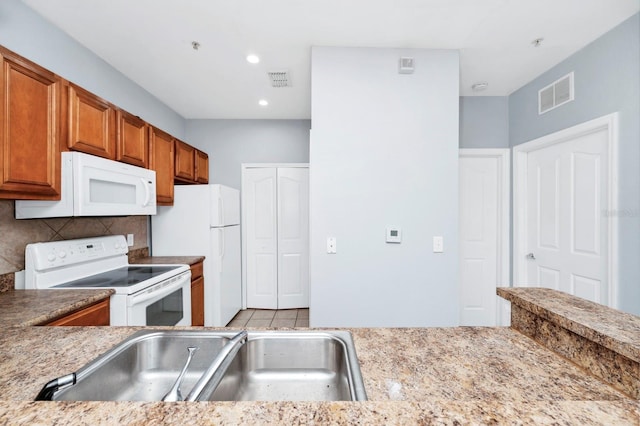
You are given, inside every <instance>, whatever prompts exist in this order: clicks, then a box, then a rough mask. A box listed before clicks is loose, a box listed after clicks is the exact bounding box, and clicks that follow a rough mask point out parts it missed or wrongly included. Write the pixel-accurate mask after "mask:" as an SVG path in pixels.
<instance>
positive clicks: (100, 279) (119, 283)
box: [55, 266, 179, 288]
mask: <svg viewBox="0 0 640 426" xmlns="http://www.w3.org/2000/svg"><path fill="white" fill-rule="evenodd" d="M178 268H179V266H124V267H122V268H118V269H113V270H111V271H107V272H103V273H101V274H96V275H91V276H88V277H85V278H80V279H77V280H74V281H69V282H68V283H64V284H59V285H57V286H55V287H56V288H63V287H65V288H66V287H130V286H132V285H135V284H138V283H140V282H142V281H146V280H149V279H151V278H153V277H157V276H158V275H161V274H164V273H165V272H169V271H171V270H173V269H178Z"/></svg>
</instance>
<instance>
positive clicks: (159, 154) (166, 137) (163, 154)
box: [149, 126, 174, 206]
mask: <svg viewBox="0 0 640 426" xmlns="http://www.w3.org/2000/svg"><path fill="white" fill-rule="evenodd" d="M149 151H150V164H149V166H150V168H151V169H152V170H155V171H156V201H157V202H158V204H159V205H162V206H171V205H173V176H174V172H173V170H174V168H173V137H171V135H170V134H168V133H165V132H163V131H162V130H160V129H156V128H155V127H153V126H149Z"/></svg>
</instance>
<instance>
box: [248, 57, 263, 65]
mask: <svg viewBox="0 0 640 426" xmlns="http://www.w3.org/2000/svg"><path fill="white" fill-rule="evenodd" d="M247 62H249V63H250V64H257V63H258V62H260V58H259V57H258V55H247Z"/></svg>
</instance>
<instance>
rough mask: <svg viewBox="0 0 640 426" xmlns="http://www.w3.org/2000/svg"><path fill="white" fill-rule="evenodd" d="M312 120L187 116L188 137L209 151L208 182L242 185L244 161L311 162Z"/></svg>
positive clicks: (237, 186) (190, 140)
mask: <svg viewBox="0 0 640 426" xmlns="http://www.w3.org/2000/svg"><path fill="white" fill-rule="evenodd" d="M310 127H311V120H187V125H186V138H187V140H188V141H189V143H190V144H192V145H193V146H195V147H197V148H198V149H200V150H202V151H204V152H206V153H207V154H209V182H211V183H221V184H224V185H228V186H231V187H233V188H238V189H240V182H241V180H240V175H241V173H240V165H241V164H242V163H308V162H309V129H310Z"/></svg>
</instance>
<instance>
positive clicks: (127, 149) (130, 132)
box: [116, 110, 149, 168]
mask: <svg viewBox="0 0 640 426" xmlns="http://www.w3.org/2000/svg"><path fill="white" fill-rule="evenodd" d="M117 121H118V139H117V147H116V160H118V161H122V162H123V163H129V164H133V165H134V166H139V167H144V168H148V167H149V131H148V130H147V123H146V122H145V121H144V120H142V119H141V118H139V117H136V116H135V115H133V114H129V113H128V112H126V111H122V110H118V112H117Z"/></svg>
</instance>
